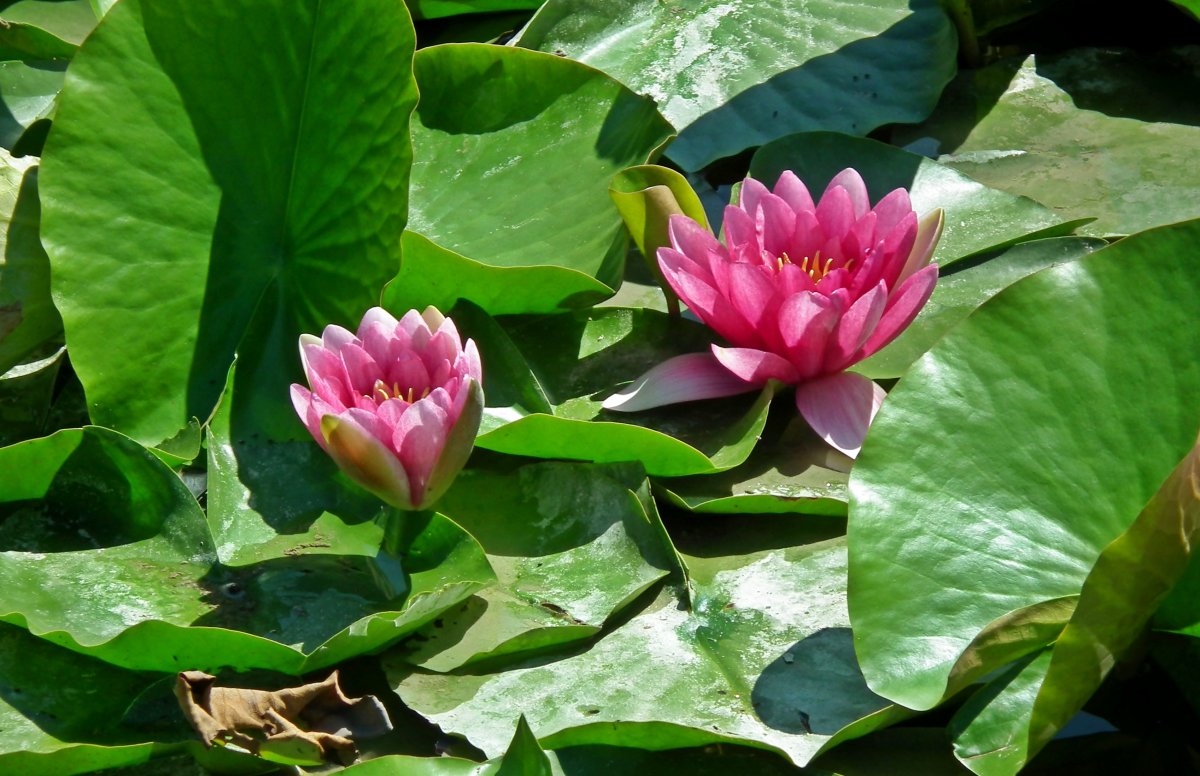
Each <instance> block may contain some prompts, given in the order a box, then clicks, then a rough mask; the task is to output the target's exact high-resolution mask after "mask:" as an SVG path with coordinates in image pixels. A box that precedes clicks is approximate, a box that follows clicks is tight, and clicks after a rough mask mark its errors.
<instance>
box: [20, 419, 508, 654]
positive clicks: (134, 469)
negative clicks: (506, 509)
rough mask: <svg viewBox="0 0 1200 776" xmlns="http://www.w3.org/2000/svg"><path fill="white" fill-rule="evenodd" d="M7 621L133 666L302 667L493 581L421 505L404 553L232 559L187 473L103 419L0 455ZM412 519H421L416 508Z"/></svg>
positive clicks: (390, 634)
mask: <svg viewBox="0 0 1200 776" xmlns="http://www.w3.org/2000/svg"><path fill="white" fill-rule="evenodd" d="M0 465H2V466H3V468H4V470H5V471H14V470H19V471H22V472H23V477H22V478H21V479H20V480H19V481H14V480H13V478H9V480H6V481H2V482H0V505H2V506H3V511H4V514H5V519H4V522H3V523H2V525H3V529H4V530H3V533H2V534H0V542H2V543H3V548H4V549H5V550H6V552H4V553H3V555H0V580H2V586H3V589H4V591H5V593H4V600H3V606H2V611H0V620H4V621H6V622H12V623H15V624H18V625H22V626H24V627H27V628H28V629H29V631H30V632H31V633H34V634H36V635H39V636H41V637H42V638H44V639H46V640H47V641H51V642H54V643H56V644H59V645H60V646H65V647H67V648H69V649H74V650H76V651H79V652H83V653H85V654H90V655H94V656H96V657H99V658H101V659H103V660H106V661H108V662H110V663H113V664H115V665H120V666H123V667H126V668H134V669H147V670H158V671H180V670H190V669H201V670H208V671H216V670H217V669H219V668H221V667H223V666H229V667H233V668H237V669H243V668H270V669H273V670H276V671H282V672H285V673H293V674H294V673H301V672H305V671H311V670H315V669H317V668H320V667H324V666H327V665H331V664H334V663H337V662H339V661H341V660H344V659H346V658H348V657H352V656H354V655H358V654H362V653H364V652H369V651H372V650H375V649H379V648H380V647H382V646H384V645H386V644H388V643H391V642H394V641H396V640H397V639H398V638H401V637H402V636H404V635H405V634H407V633H409V632H411V631H413V630H416V629H417V628H419V627H420V626H422V625H424V624H425V623H426V622H429V621H430V620H432V619H433V618H435V617H436V616H437V615H438V614H440V613H441V612H442V611H445V610H446V609H449V608H450V607H452V606H454V605H456V604H458V603H459V602H461V601H462V600H464V599H465V598H466V597H467V596H469V595H470V594H471V593H473V592H474V591H476V590H478V589H479V588H480V587H482V586H483V585H485V584H487V583H489V582H490V581H491V580H492V579H493V574H492V572H491V569H490V568H489V567H488V565H487V560H486V558H485V556H484V555H483V551H482V549H481V548H480V547H479V545H478V544H477V543H476V542H475V541H474V540H473V539H472V538H471V537H470V536H469V535H468V534H466V533H465V532H464V531H463V530H462V529H461V528H459V527H458V526H456V525H455V524H454V523H452V522H451V521H449V520H446V519H445V518H442V517H439V516H432V515H427V516H425V517H424V518H420V519H419V520H418V522H417V523H416V524H413V525H410V526H408V528H407V533H408V535H409V536H410V537H411V539H410V540H409V541H408V542H407V543H406V544H404V545H402V546H398V547H397V553H398V554H400V556H399V557H397V556H396V555H392V554H390V553H388V552H385V551H382V550H379V551H377V552H376V553H375V555H374V556H373V557H363V556H339V555H304V556H299V557H283V558H276V559H272V560H266V561H262V562H259V563H256V564H253V565H250V566H241V567H236V568H235V567H226V566H221V565H220V564H219V563H218V562H217V557H216V552H215V548H214V546H213V543H212V539H211V537H210V536H209V532H208V526H207V524H206V523H205V518H204V514H203V513H202V512H201V510H200V508H199V506H198V505H197V503H196V501H195V499H194V498H193V497H192V495H191V493H189V492H188V490H187V488H186V487H185V486H184V484H183V482H182V481H181V480H180V479H179V478H178V477H176V476H175V474H174V473H173V472H172V471H171V470H170V469H168V468H167V467H166V466H165V465H164V464H163V463H161V462H160V461H159V460H158V459H157V458H156V457H155V456H153V455H152V454H151V453H149V452H148V451H146V450H145V449H144V448H142V447H141V446H139V445H137V444H136V443H134V442H133V441H132V440H130V439H128V438H127V437H124V436H121V435H120V434H117V433H115V432H112V431H109V430H106V429H101V428H97V427H89V428H85V429H75V430H69V431H61V432H59V433H57V434H55V435H53V436H50V437H46V438H44V439H37V440H32V441H29V442H23V443H21V444H18V445H13V446H11V447H7V448H3V449H0ZM413 519H414V520H417V518H413Z"/></svg>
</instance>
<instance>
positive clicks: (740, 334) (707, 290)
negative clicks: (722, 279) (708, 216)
mask: <svg viewBox="0 0 1200 776" xmlns="http://www.w3.org/2000/svg"><path fill="white" fill-rule="evenodd" d="M672 254H675V252H674V251H668V250H667V249H660V253H659V257H660V259H659V265H658V266H659V268H660V269H662V271H663V277H664V278H666V280H667V285H669V286H670V287H671V288H672V289H673V290H674V291H675V293H676V295H678V296H679V298H680V299H681V300H683V303H684V304H686V305H687V306H688V309H690V310H691V311H692V312H694V313H695V314H696V315H697V316H698V317H699V318H700V320H702V321H704V323H705V324H706V325H707V326H708V327H709V328H711V329H712V330H713V331H715V332H717V333H718V334H720V335H721V336H722V337H724V338H725V339H727V340H729V341H730V342H732V343H733V344H735V345H741V346H745V347H756V346H760V345H761V344H762V338H761V337H759V336H758V333H757V332H756V331H755V329H754V327H753V326H751V325H750V324H749V322H747V321H746V319H745V318H743V317H742V316H741V314H739V313H738V312H737V310H735V309H734V307H733V305H732V304H731V303H730V302H729V300H728V299H726V298H725V297H724V296H722V295H721V294H720V293H718V291H717V290H716V289H715V288H713V287H712V286H709V285H708V284H707V283H705V282H704V281H703V280H702V279H701V278H699V277H696V276H695V275H691V274H689V273H688V272H687V269H686V267H687V265H686V264H684V263H683V262H678V261H677V259H676V256H677V255H678V254H675V255H672Z"/></svg>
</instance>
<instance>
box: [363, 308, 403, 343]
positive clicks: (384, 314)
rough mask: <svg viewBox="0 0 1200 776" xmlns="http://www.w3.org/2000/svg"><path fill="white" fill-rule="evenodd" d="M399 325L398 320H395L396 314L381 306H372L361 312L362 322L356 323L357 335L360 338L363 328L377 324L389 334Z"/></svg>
mask: <svg viewBox="0 0 1200 776" xmlns="http://www.w3.org/2000/svg"><path fill="white" fill-rule="evenodd" d="M399 325H400V321H398V320H396V316H394V315H392V314H391V313H389V312H388V311H387V310H385V309H383V308H382V307H372V308H371V309H370V310H367V311H366V312H365V313H363V318H362V323H360V324H359V325H358V336H359V338H360V339H361V338H362V334H363V330H364V329H366V328H367V327H368V326H378V327H379V328H381V329H383V330H384V331H386V332H387V333H388V334H391V333H392V332H394V331H395V330H396V327H397V326H399Z"/></svg>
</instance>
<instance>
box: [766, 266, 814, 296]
mask: <svg viewBox="0 0 1200 776" xmlns="http://www.w3.org/2000/svg"><path fill="white" fill-rule="evenodd" d="M775 282H776V283H778V284H779V296H781V297H783V298H787V297H789V296H792V295H793V294H798V293H800V292H801V291H815V290H816V289H817V284H816V283H814V282H813V280H812V278H811V277H809V276H808V273H807V272H805V271H804V270H802V269H800V268H799V267H797V266H796V265H795V264H784V265H783V269H781V270H779V274H778V275H777V276H776V281H775Z"/></svg>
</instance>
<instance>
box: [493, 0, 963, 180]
mask: <svg viewBox="0 0 1200 776" xmlns="http://www.w3.org/2000/svg"><path fill="white" fill-rule="evenodd" d="M515 42H516V44H517V45H520V46H525V47H527V48H536V49H540V50H541V51H559V52H562V53H564V54H565V55H566V56H568V57H571V58H573V59H577V60H579V61H581V62H585V63H587V64H589V65H591V66H593V67H596V68H599V69H600V70H603V71H604V72H606V73H608V74H609V75H611V76H613V77H614V78H616V79H617V80H619V81H621V82H622V83H624V84H626V85H627V86H629V87H630V88H632V89H633V90H635V91H637V92H639V93H641V94H645V95H649V96H650V97H653V98H654V99H655V100H656V101H657V102H658V104H659V106H660V108H661V110H662V112H663V115H664V116H666V117H667V120H668V121H670V122H671V124H672V125H673V126H674V127H675V128H676V129H677V130H679V132H680V135H679V138H678V139H677V140H676V141H675V142H674V143H672V145H671V148H670V151H669V152H668V155H669V156H670V157H671V158H672V159H673V160H674V161H676V162H678V163H679V164H680V165H681V166H682V167H683V168H684V169H685V170H697V169H699V168H701V167H704V166H705V165H707V164H708V163H709V162H712V161H714V160H715V159H718V158H720V157H723V156H730V155H733V154H736V153H737V152H739V151H741V150H743V149H746V148H750V147H752V146H757V145H762V144H763V143H766V142H769V141H771V140H774V139H776V138H778V137H782V136H784V135H788V134H791V133H793V132H800V131H804V130H817V129H828V130H836V131H839V132H847V133H850V134H855V135H865V134H866V133H868V132H870V131H871V130H872V129H874V128H876V127H878V126H880V125H881V124H887V123H890V122H897V121H920V120H921V119H923V118H924V117H925V116H927V115H928V114H929V111H930V110H932V109H933V106H934V104H935V103H936V101H937V97H938V94H939V93H940V92H941V89H942V87H943V86H944V85H945V84H946V82H947V81H948V80H950V78H951V77H952V76H953V75H954V71H955V62H954V59H955V54H956V51H957V46H956V44H955V40H954V32H953V30H952V28H951V26H950V23H949V20H948V19H947V18H946V15H945V13H944V12H943V11H942V9H941V8H940V7H939V5H938V3H937V2H934V1H933V0H911V1H910V0H886V1H884V2H874V3H871V4H869V5H864V4H861V3H856V2H852V1H850V0H810V2H808V3H805V4H804V5H797V4H795V3H791V2H787V0H745V1H744V2H738V3H729V2H723V0H703V1H702V2H694V3H686V4H684V3H675V4H671V3H645V2H640V1H639V0H615V1H614V0H550V1H549V2H547V3H546V4H545V5H543V6H542V8H541V10H539V11H538V12H537V14H535V15H534V17H533V19H532V20H531V21H530V22H529V24H528V26H526V28H525V29H524V30H523V31H522V32H521V34H520V35H519V36H518V37H517V39H516V41H515Z"/></svg>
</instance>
